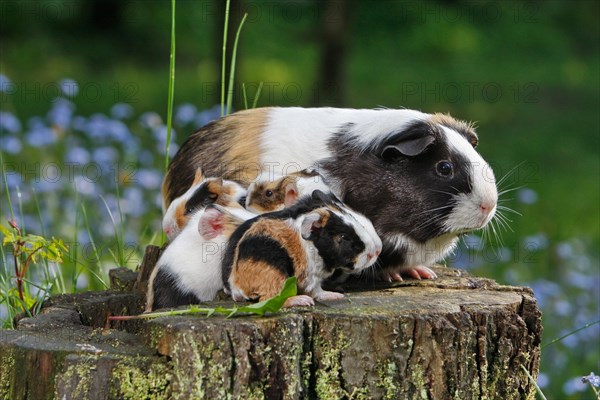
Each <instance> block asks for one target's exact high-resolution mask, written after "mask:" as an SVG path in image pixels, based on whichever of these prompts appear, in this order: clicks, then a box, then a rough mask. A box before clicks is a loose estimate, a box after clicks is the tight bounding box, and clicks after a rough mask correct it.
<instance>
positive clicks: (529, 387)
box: [0, 267, 542, 400]
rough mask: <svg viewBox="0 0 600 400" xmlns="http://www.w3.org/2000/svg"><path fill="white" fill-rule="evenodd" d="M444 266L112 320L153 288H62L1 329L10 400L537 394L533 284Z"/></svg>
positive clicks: (0, 367) (2, 379) (3, 385)
mask: <svg viewBox="0 0 600 400" xmlns="http://www.w3.org/2000/svg"><path fill="white" fill-rule="evenodd" d="M435 270H436V272H437V274H438V275H439V279H437V280H435V281H414V280H407V281H405V282H402V283H399V284H389V285H387V284H386V285H384V284H380V285H376V286H373V285H371V286H369V288H367V289H365V288H363V289H360V290H358V289H350V290H349V291H348V293H347V299H346V300H343V301H338V302H330V303H327V304H318V305H317V306H316V307H314V308H307V309H302V310H292V311H284V312H281V313H279V314H277V315H271V316H268V317H265V318H257V317H236V318H230V319H226V318H223V317H209V318H207V317H203V316H179V317H176V316H171V317H164V318H159V319H155V320H151V321H130V322H120V323H116V324H115V323H113V324H112V326H111V327H110V328H107V327H106V326H105V321H106V317H107V316H108V315H115V314H120V315H122V314H137V313H139V312H141V311H142V307H143V300H144V299H143V295H142V294H140V293H139V292H138V291H135V290H134V291H132V292H122V291H121V292H119V291H107V292H100V293H98V292H97V293H85V294H81V295H70V296H58V297H56V298H53V299H51V300H50V301H48V302H47V305H46V306H45V308H44V311H43V313H42V314H41V315H39V316H36V317H34V318H25V319H22V320H21V321H19V325H18V329H16V330H13V331H9V330H4V331H1V332H0V399H5V398H6V399H15V400H16V399H26V398H30V399H85V398H88V399H163V398H164V399H196V398H206V399H224V398H234V399H237V398H244V399H245V398H253V399H254V398H256V399H259V398H265V399H279V398H284V399H300V398H306V399H313V398H319V399H339V398H351V399H360V398H365V399H371V398H376V399H378V398H384V399H436V400H437V399H461V400H462V399H503V400H506V399H519V398H531V399H532V398H534V391H535V388H534V386H533V384H532V382H531V381H530V380H529V378H528V377H527V375H526V373H525V372H524V371H523V369H522V366H523V367H525V368H526V369H527V370H528V371H529V373H530V374H531V375H532V376H533V377H534V379H535V378H536V377H537V373H538V367H539V357H540V346H539V344H540V339H541V330H542V328H541V315H540V312H539V310H538V308H537V304H536V302H535V299H534V297H533V293H532V292H531V290H530V289H528V288H522V287H507V286H500V285H497V284H496V283H495V282H493V281H491V280H489V279H484V278H476V277H472V276H469V275H468V274H466V273H464V271H460V270H454V269H449V268H441V267H440V268H436V269H435ZM121 275H122V276H128V275H127V274H121ZM113 276H114V275H113ZM127 279H135V277H133V278H131V277H129V278H127ZM118 286H119V287H121V288H124V287H131V286H128V285H124V284H122V283H121V284H119V285H118ZM219 304H221V305H231V303H227V302H220V303H219Z"/></svg>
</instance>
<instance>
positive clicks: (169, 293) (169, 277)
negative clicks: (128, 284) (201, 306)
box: [152, 268, 200, 310]
mask: <svg viewBox="0 0 600 400" xmlns="http://www.w3.org/2000/svg"><path fill="white" fill-rule="evenodd" d="M178 284H179V279H178V278H177V276H174V275H173V274H171V273H169V272H167V271H165V269H164V268H160V269H159V270H158V272H157V273H156V276H155V277H154V281H153V282H152V290H153V291H154V302H153V303H152V309H153V310H156V309H159V308H168V307H179V306H186V305H189V304H197V303H199V302H200V300H199V299H198V298H197V297H196V295H194V294H193V293H189V292H185V291H182V290H181V289H180V287H179V285H178Z"/></svg>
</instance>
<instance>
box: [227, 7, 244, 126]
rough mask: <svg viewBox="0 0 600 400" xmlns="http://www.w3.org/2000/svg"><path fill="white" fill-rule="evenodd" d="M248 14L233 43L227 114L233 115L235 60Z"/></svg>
mask: <svg viewBox="0 0 600 400" xmlns="http://www.w3.org/2000/svg"><path fill="white" fill-rule="evenodd" d="M247 17H248V13H246V14H244V17H243V18H242V21H241V22H240V26H239V27H238V30H237V33H236V34H235V41H234V42H233V52H232V54H231V67H230V69H229V88H228V89H227V114H229V113H231V104H232V103H233V81H234V77H235V60H236V56H237V46H238V41H239V39H240V32H241V31H242V27H243V26H244V22H246V18H247Z"/></svg>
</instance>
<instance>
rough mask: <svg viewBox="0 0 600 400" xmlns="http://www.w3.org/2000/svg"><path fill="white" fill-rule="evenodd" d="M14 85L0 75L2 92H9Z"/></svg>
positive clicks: (4, 76) (0, 90)
mask: <svg viewBox="0 0 600 400" xmlns="http://www.w3.org/2000/svg"><path fill="white" fill-rule="evenodd" d="M12 85H13V83H12V81H11V80H10V79H8V77H7V76H6V75H4V74H0V92H2V93H5V92H8V90H9V88H11V87H12Z"/></svg>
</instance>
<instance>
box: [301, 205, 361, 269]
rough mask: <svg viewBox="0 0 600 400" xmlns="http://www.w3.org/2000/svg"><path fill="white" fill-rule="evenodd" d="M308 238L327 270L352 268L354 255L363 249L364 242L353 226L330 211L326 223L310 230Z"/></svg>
mask: <svg viewBox="0 0 600 400" xmlns="http://www.w3.org/2000/svg"><path fill="white" fill-rule="evenodd" d="M308 240H310V241H312V242H313V243H314V245H315V247H316V248H317V251H318V252H319V256H320V257H321V258H322V259H323V261H324V263H325V270H326V271H328V272H333V271H334V270H336V269H343V270H345V271H352V270H354V262H355V259H356V256H358V255H359V254H360V253H361V252H363V251H364V250H365V244H364V243H363V242H362V240H360V238H359V237H358V235H357V234H356V232H355V231H354V228H353V227H352V226H349V225H347V224H346V223H345V222H344V220H342V219H341V218H340V217H338V216H337V215H335V214H333V213H330V216H329V219H328V220H327V224H326V225H325V226H324V227H322V228H320V229H317V230H315V231H314V232H312V233H311V235H310V237H309V238H308ZM309 257H310V255H309Z"/></svg>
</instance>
